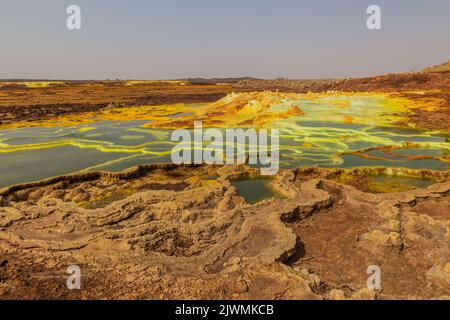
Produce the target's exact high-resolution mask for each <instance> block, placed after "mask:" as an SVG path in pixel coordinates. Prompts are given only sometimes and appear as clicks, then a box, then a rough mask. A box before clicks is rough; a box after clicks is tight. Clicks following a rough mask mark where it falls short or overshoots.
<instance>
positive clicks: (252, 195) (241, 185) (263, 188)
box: [231, 179, 283, 204]
mask: <svg viewBox="0 0 450 320" xmlns="http://www.w3.org/2000/svg"><path fill="white" fill-rule="evenodd" d="M270 182H271V179H245V180H237V181H233V182H231V184H232V185H233V186H234V187H235V188H236V189H237V191H238V193H239V195H240V196H241V197H243V198H244V199H245V201H246V202H247V203H249V204H254V203H256V202H259V201H262V200H264V199H269V198H272V197H274V198H283V196H282V195H280V194H279V193H277V192H275V191H274V190H273V189H272V188H271V186H270Z"/></svg>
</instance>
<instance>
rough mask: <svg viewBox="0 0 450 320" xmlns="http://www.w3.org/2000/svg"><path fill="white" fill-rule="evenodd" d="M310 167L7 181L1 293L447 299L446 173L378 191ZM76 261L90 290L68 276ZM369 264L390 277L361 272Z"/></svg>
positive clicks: (0, 224) (0, 238)
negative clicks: (264, 174) (263, 191)
mask: <svg viewBox="0 0 450 320" xmlns="http://www.w3.org/2000/svg"><path fill="white" fill-rule="evenodd" d="M321 170H323V169H317V170H316V171H317V172H316V173H317V174H316V175H315V176H314V175H311V174H310V173H311V172H309V174H307V171H305V170H299V169H296V170H283V171H280V172H279V173H278V175H277V176H275V177H274V179H273V180H272V182H271V184H272V186H273V188H274V189H275V190H277V191H278V192H280V193H282V194H283V195H284V196H285V197H284V198H282V199H275V198H271V199H266V200H264V201H261V202H258V203H256V204H253V205H250V204H247V203H246V202H245V199H244V198H242V197H241V196H240V195H239V193H238V192H237V190H236V189H235V187H233V185H232V184H231V181H232V180H235V179H241V178H245V177H255V176H257V174H258V172H259V171H256V170H255V169H251V168H249V167H247V166H243V165H242V166H206V165H205V166H195V167H184V166H175V165H166V166H164V165H155V166H147V167H146V169H145V170H143V169H142V168H140V169H139V170H137V171H136V174H134V175H132V176H126V177H124V176H119V175H114V174H107V173H104V174H97V175H91V176H89V175H78V176H71V177H63V178H61V179H58V180H48V181H46V182H45V183H41V184H29V185H26V186H25V185H24V186H22V187H20V188H16V189H4V190H2V193H1V196H0V201H1V207H0V253H1V255H0V298H2V299H80V298H81V299H88V298H89V299H104V298H107V299H374V298H378V299H416V298H417V299H438V298H440V299H449V298H450V248H449V240H450V220H449V218H450V181H448V180H446V181H442V182H441V183H436V184H433V185H431V186H429V187H428V188H425V189H416V190H412V191H407V192H393V193H384V194H376V193H371V192H364V191H362V190H358V189H356V188H355V187H353V186H351V185H348V184H341V183H338V182H336V181H333V180H331V179H327V175H326V174H324V172H325V171H321ZM69 265H78V266H79V267H80V268H81V272H82V278H81V279H82V288H81V290H68V289H67V287H66V279H67V276H68V275H67V274H66V269H67V267H68V266H69ZM370 265H378V266H379V267H380V268H381V273H382V274H381V277H382V278H381V279H382V289H381V290H375V291H373V290H369V289H367V286H366V281H367V278H368V276H369V275H368V274H367V273H366V270H367V268H368V266H370Z"/></svg>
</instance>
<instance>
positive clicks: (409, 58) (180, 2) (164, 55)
mask: <svg viewBox="0 0 450 320" xmlns="http://www.w3.org/2000/svg"><path fill="white" fill-rule="evenodd" d="M71 4H76V5H79V6H80V7H81V10H82V29H81V30H80V31H70V30H68V29H67V28H66V19H67V16H68V15H67V14H66V8H67V7H68V6H69V5H71ZM371 4H377V5H379V6H380V7H381V10H382V27H383V29H382V30H374V31H370V30H368V29H367V28H366V19H367V14H366V9H367V7H368V6H369V5H371ZM449 59H450V0H427V1H425V0H369V1H366V0H310V1H306V0H304V1H303V0H276V1H275V0H158V1H156V0H127V1H119V0H69V1H66V0H39V1H36V0H0V78H52V79H106V78H110V79H115V78H122V79H125V78H133V79H167V78H184V77H237V76H254V77H261V78H274V77H290V78H322V77H349V76H366V75H373V74H383V73H387V72H402V71H410V70H419V69H421V68H423V67H426V66H428V65H433V64H438V63H442V62H444V61H446V60H449Z"/></svg>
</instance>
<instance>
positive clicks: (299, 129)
mask: <svg viewBox="0 0 450 320" xmlns="http://www.w3.org/2000/svg"><path fill="white" fill-rule="evenodd" d="M293 103H294V104H296V105H298V106H300V107H301V108H302V110H304V111H305V115H303V116H292V117H290V118H287V119H280V120H276V121H273V122H272V123H271V125H270V127H271V128H275V129H279V130H280V167H281V168H294V167H301V166H312V165H316V166H323V167H345V168H350V167H357V166H392V167H407V168H414V169H424V168H429V169H434V170H448V169H450V165H449V162H443V161H439V160H433V159H422V160H410V159H407V158H401V157H395V155H394V156H387V155H386V154H383V158H384V159H385V160H383V159H378V160H375V159H365V158H362V157H359V156H354V155H349V154H346V155H342V154H343V153H348V152H350V151H355V150H359V149H365V148H371V147H379V146H389V145H395V146H402V144H403V143H404V142H413V143H416V144H418V145H419V147H418V148H414V149H405V150H395V152H394V154H395V153H397V154H412V155H431V156H443V155H448V154H449V153H450V143H449V142H448V141H447V142H446V139H448V136H445V135H443V134H441V133H438V132H427V131H420V130H413V129H402V128H397V127H393V126H391V125H389V123H390V121H394V120H395V116H391V115H390V113H389V112H391V113H392V112H398V111H399V110H395V109H394V110H389V112H387V111H386V110H385V109H383V108H384V107H383V102H382V101H381V100H377V99H374V98H361V97H356V98H354V99H353V100H351V103H347V104H346V105H345V106H344V107H343V106H342V105H340V104H339V103H336V101H333V103H331V102H329V101H328V100H327V99H322V100H320V101H308V100H299V101H294V102H292V101H289V102H286V105H284V104H280V105H276V106H274V107H273V108H278V109H283V108H290V107H291V106H292V104H293ZM368 110H370V112H368ZM173 116H174V117H186V118H188V117H189V114H187V113H182V112H181V113H177V114H174V115H173ZM145 123H148V121H142V120H140V121H101V122H96V123H90V124H87V125H78V126H71V127H70V126H64V127H50V128H46V127H34V128H20V129H7V130H0V157H1V158H0V159H1V161H0V174H1V175H0V186H6V185H11V184H15V183H20V182H26V181H34V180H38V179H43V178H47V177H51V176H55V175H61V174H68V173H73V172H78V171H86V170H99V169H101V170H111V171H120V170H123V169H125V168H128V167H131V166H134V165H138V164H144V163H158V162H170V161H171V157H170V152H171V150H172V148H173V146H174V144H175V143H172V142H170V134H171V131H170V130H162V129H155V128H146V127H143V126H142V125H143V124H145ZM192 127H193V123H192ZM188 129H191V128H188ZM221 130H223V129H221ZM371 152H372V153H373V154H371V155H377V151H371ZM378 155H381V153H380V154H378ZM390 160H393V161H390Z"/></svg>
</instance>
